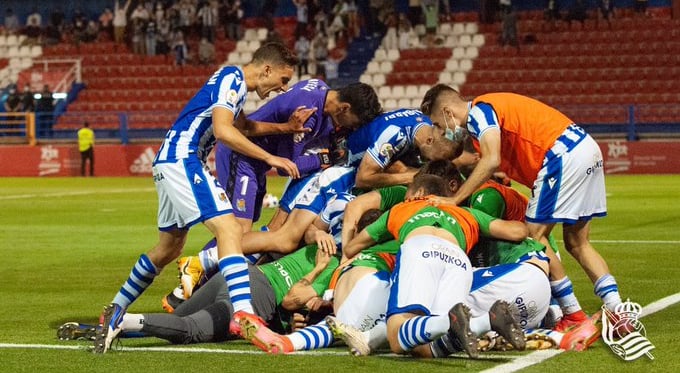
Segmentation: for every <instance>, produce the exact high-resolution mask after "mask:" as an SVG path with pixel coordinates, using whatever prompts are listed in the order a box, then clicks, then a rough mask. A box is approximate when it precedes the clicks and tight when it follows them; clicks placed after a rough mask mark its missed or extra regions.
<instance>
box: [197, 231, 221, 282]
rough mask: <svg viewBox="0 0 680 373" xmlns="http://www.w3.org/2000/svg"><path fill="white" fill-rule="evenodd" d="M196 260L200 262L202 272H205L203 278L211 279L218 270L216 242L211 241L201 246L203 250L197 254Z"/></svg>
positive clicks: (214, 240)
mask: <svg viewBox="0 0 680 373" xmlns="http://www.w3.org/2000/svg"><path fill="white" fill-rule="evenodd" d="M198 259H199V260H200V262H201V266H202V267H203V271H205V277H206V278H210V277H212V276H213V275H214V274H215V273H217V271H218V270H219V265H218V262H219V260H218V258H217V240H216V239H214V238H213V239H212V240H210V242H208V243H207V244H205V246H203V249H201V251H199V252H198Z"/></svg>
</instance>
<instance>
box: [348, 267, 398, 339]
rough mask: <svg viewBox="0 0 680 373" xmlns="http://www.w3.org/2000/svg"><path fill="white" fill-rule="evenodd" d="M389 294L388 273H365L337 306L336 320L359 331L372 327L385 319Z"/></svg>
mask: <svg viewBox="0 0 680 373" xmlns="http://www.w3.org/2000/svg"><path fill="white" fill-rule="evenodd" d="M389 296H390V274H389V273H388V272H385V271H380V272H376V273H373V274H371V275H366V276H364V277H362V278H361V279H360V280H359V281H357V282H356V284H355V285H354V287H352V291H351V292H350V293H349V295H347V297H346V298H345V300H344V301H343V303H342V305H340V307H339V308H338V311H337V312H336V316H337V317H338V320H340V321H342V322H343V323H345V324H347V325H351V326H353V327H355V328H357V329H359V330H361V331H367V330H369V329H372V328H373V327H374V326H375V325H376V324H377V323H378V321H379V320H383V321H384V319H385V311H386V308H387V299H388V298H389Z"/></svg>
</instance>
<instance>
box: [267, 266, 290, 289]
mask: <svg viewBox="0 0 680 373" xmlns="http://www.w3.org/2000/svg"><path fill="white" fill-rule="evenodd" d="M272 264H273V265H274V268H276V270H277V271H279V274H280V275H281V277H283V280H284V281H285V282H286V285H288V288H289V289H290V288H291V287H292V286H293V280H292V279H291V278H290V274H289V273H288V271H286V270H285V269H284V268H283V266H282V265H281V263H279V262H272Z"/></svg>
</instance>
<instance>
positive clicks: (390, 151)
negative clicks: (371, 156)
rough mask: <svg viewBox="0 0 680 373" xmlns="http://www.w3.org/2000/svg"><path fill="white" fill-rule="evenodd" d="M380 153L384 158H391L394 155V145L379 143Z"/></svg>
mask: <svg viewBox="0 0 680 373" xmlns="http://www.w3.org/2000/svg"><path fill="white" fill-rule="evenodd" d="M380 155H382V156H383V157H385V158H392V156H394V147H393V146H392V144H390V143H384V144H382V145H380Z"/></svg>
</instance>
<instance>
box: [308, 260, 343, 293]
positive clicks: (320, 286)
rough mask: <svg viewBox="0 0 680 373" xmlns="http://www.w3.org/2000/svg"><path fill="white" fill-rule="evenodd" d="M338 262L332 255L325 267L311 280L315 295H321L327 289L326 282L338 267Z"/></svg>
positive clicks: (328, 281) (329, 280) (327, 282)
mask: <svg viewBox="0 0 680 373" xmlns="http://www.w3.org/2000/svg"><path fill="white" fill-rule="evenodd" d="M339 264H340V262H339V261H338V258H336V257H332V258H331V261H330V263H328V266H327V267H326V269H324V270H323V271H322V272H321V273H320V274H319V276H317V277H316V279H315V280H314V282H312V289H314V291H315V292H316V295H321V294H323V292H324V291H326V289H328V284H329V283H330V282H331V277H332V276H333V272H335V269H336V268H338V265H339Z"/></svg>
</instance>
